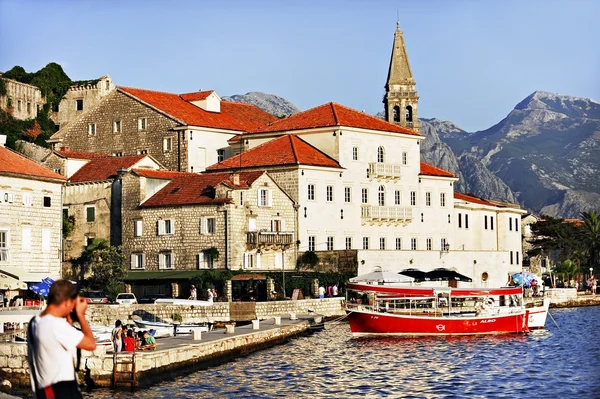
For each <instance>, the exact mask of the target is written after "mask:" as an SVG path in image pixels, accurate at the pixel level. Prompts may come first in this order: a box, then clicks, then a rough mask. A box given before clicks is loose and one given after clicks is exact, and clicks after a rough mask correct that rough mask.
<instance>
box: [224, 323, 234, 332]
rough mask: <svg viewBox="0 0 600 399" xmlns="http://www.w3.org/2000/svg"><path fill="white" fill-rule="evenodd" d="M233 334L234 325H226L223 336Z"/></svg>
mask: <svg viewBox="0 0 600 399" xmlns="http://www.w3.org/2000/svg"><path fill="white" fill-rule="evenodd" d="M234 333H235V324H226V325H225V334H234Z"/></svg>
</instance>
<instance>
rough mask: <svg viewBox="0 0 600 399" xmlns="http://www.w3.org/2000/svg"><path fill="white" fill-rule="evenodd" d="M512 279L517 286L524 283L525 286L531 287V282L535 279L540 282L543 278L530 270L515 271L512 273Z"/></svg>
mask: <svg viewBox="0 0 600 399" xmlns="http://www.w3.org/2000/svg"><path fill="white" fill-rule="evenodd" d="M512 280H513V282H514V283H515V285H516V286H521V285H522V286H523V287H525V288H529V287H531V282H532V281H533V280H536V281H538V282H539V281H541V279H540V278H539V277H538V276H536V275H535V274H532V273H529V272H522V273H514V274H513V275H512Z"/></svg>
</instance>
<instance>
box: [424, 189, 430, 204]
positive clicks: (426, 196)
mask: <svg viewBox="0 0 600 399" xmlns="http://www.w3.org/2000/svg"><path fill="white" fill-rule="evenodd" d="M425 206H431V193H429V192H428V193H425Z"/></svg>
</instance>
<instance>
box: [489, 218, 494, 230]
mask: <svg viewBox="0 0 600 399" xmlns="http://www.w3.org/2000/svg"><path fill="white" fill-rule="evenodd" d="M490 229H492V230H494V217H493V216H490Z"/></svg>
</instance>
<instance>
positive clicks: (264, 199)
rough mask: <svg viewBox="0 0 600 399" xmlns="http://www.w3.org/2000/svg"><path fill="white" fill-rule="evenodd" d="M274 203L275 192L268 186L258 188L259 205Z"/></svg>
mask: <svg viewBox="0 0 600 399" xmlns="http://www.w3.org/2000/svg"><path fill="white" fill-rule="evenodd" d="M272 203H273V194H272V192H271V190H269V189H267V188H259V189H258V206H266V207H268V206H271V204H272Z"/></svg>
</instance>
